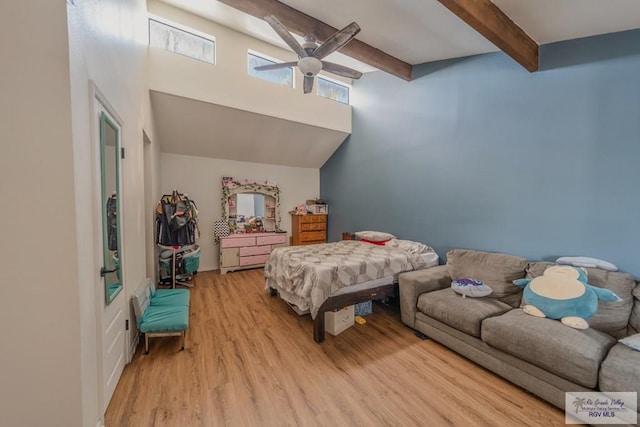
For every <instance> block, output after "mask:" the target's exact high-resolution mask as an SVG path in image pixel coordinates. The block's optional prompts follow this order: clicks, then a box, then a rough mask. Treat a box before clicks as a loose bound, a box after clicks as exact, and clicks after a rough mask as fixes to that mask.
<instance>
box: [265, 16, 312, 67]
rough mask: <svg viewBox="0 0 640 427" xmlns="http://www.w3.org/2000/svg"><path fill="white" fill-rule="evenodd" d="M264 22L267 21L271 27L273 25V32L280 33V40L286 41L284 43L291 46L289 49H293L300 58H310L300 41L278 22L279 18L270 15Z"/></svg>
mask: <svg viewBox="0 0 640 427" xmlns="http://www.w3.org/2000/svg"><path fill="white" fill-rule="evenodd" d="M264 20H265V21H267V23H268V24H269V25H271V28H273V30H274V31H275V32H276V33H278V35H279V36H280V38H281V39H282V40H284V42H285V43H286V44H288V45H289V47H290V48H291V49H293V51H294V52H295V53H296V54H297V55H298V56H299V57H300V58H304V57H305V56H309V55H308V54H307V51H306V50H304V49H303V48H302V46H300V43H298V40H296V39H295V38H294V37H293V36H292V35H291V33H290V32H289V30H287V27H285V26H284V25H282V24H281V23H280V21H278V18H276V17H275V16H273V15H269V16H265V17H264Z"/></svg>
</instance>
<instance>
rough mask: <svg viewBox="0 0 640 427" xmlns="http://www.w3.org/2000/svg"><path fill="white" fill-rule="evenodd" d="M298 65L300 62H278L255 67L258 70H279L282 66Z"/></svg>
mask: <svg viewBox="0 0 640 427" xmlns="http://www.w3.org/2000/svg"><path fill="white" fill-rule="evenodd" d="M296 65H298V62H297V61H296V62H278V63H277V64H268V65H260V66H258V67H253V69H254V70H256V71H269V70H279V69H281V68H290V67H295V66H296Z"/></svg>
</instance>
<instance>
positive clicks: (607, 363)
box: [598, 344, 640, 410]
mask: <svg viewBox="0 0 640 427" xmlns="http://www.w3.org/2000/svg"><path fill="white" fill-rule="evenodd" d="M598 388H599V389H600V391H604V392H607V391H639V390H640V351H635V350H632V349H630V348H629V347H627V346H624V345H622V344H616V345H615V346H614V347H613V348H612V349H611V351H609V354H607V357H606V358H605V359H604V361H603V362H602V365H601V366H600V382H599V384H598ZM637 397H638V402H637V404H638V410H640V393H638V395H637Z"/></svg>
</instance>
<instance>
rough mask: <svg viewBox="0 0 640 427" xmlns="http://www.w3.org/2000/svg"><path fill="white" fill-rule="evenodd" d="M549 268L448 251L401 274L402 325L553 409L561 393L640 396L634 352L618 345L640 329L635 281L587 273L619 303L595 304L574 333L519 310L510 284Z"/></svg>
mask: <svg viewBox="0 0 640 427" xmlns="http://www.w3.org/2000/svg"><path fill="white" fill-rule="evenodd" d="M551 264H552V263H547V262H528V261H527V260H526V259H524V258H520V257H516V256H511V255H506V254H497V253H489V252H479V251H471V250H464V249H454V250H452V251H449V253H448V254H447V264H446V265H441V266H437V267H433V268H428V269H424V270H417V271H412V272H408V273H403V274H401V275H400V278H399V286H400V308H401V313H402V321H403V322H404V323H405V324H406V325H407V326H409V327H411V328H413V329H415V330H417V331H420V332H422V333H424V334H426V335H427V336H428V337H430V338H432V339H433V340H435V341H438V342H439V343H441V344H443V345H445V346H447V347H449V348H450V349H452V350H454V351H455V352H457V353H459V354H461V355H463V356H465V357H466V358H468V359H470V360H472V361H474V362H475V363H477V364H479V365H481V366H483V367H485V368H487V369H489V370H491V371H493V372H495V373H496V374H498V375H500V376H502V377H504V378H506V379H507V380H509V381H511V382H512V383H514V384H517V385H518V386H520V387H523V388H524V389H526V390H528V391H530V392H532V393H534V394H536V395H538V396H539V397H541V398H543V399H545V400H547V401H548V402H550V403H551V404H553V405H555V406H557V407H559V408H564V406H565V394H564V393H565V392H567V391H571V392H580V391H594V390H600V391H603V392H606V391H626V392H628V391H631V392H632V391H638V392H640V351H635V350H633V349H631V348H629V347H627V346H625V345H623V344H620V343H618V339H619V338H622V337H625V336H628V335H632V334H635V333H637V332H638V331H640V286H639V285H638V283H637V282H636V281H635V280H634V279H633V278H632V277H631V276H630V275H628V274H624V273H620V272H608V271H604V270H600V269H595V268H587V273H588V277H589V283H590V284H592V285H594V286H599V287H603V288H608V289H611V290H612V291H613V292H615V293H616V294H617V295H618V296H619V297H620V298H621V300H620V301H618V302H602V301H601V302H600V304H599V307H598V312H597V313H596V314H595V315H594V316H593V317H592V318H591V319H589V325H590V328H589V329H586V330H577V329H572V328H570V327H567V326H565V325H563V324H562V323H561V322H559V321H557V320H551V319H546V318H544V319H543V318H537V317H532V316H529V315H527V314H525V313H524V312H523V311H522V309H520V308H519V306H520V304H521V301H520V300H521V289H519V288H517V287H516V286H514V285H513V283H512V281H513V280H514V279H518V278H523V277H527V278H534V277H537V276H539V275H541V274H542V273H543V271H544V269H545V268H546V267H548V266H549V265H551ZM462 277H471V278H475V279H478V280H481V281H483V282H484V283H485V284H487V285H489V286H490V287H491V288H492V289H493V293H492V295H490V296H489V297H484V298H470V297H467V298H462V297H461V296H460V295H458V294H456V293H455V292H454V291H453V290H452V289H451V281H452V279H453V278H462ZM639 394H640V393H639ZM639 407H640V406H639ZM638 419H639V420H640V417H639V418H638Z"/></svg>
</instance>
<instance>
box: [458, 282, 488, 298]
mask: <svg viewBox="0 0 640 427" xmlns="http://www.w3.org/2000/svg"><path fill="white" fill-rule="evenodd" d="M451 289H453V290H454V291H455V292H457V293H459V294H460V295H462V297H463V298H464V297H467V296H469V297H473V298H481V297H486V296H487V295H489V294H490V293H491V292H493V291H492V290H491V288H490V287H488V286H487V285H485V284H484V283H482V282H481V281H480V280H477V279H470V278H461V279H455V280H453V282H451Z"/></svg>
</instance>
